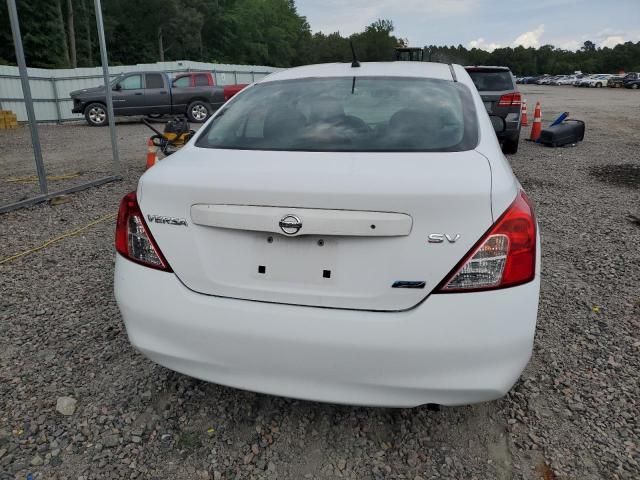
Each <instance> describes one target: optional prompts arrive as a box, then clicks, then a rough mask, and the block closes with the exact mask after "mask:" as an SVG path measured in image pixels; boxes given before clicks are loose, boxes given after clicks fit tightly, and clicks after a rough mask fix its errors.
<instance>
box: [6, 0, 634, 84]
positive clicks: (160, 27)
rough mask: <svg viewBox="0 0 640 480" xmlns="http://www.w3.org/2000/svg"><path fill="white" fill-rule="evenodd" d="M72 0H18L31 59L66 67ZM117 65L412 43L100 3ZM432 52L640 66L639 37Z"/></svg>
mask: <svg viewBox="0 0 640 480" xmlns="http://www.w3.org/2000/svg"><path fill="white" fill-rule="evenodd" d="M67 1H68V0H17V3H18V13H19V16H20V24H21V29H22V36H23V43H24V48H25V54H26V57H27V62H28V64H29V66H33V67H50V68H60V67H68V66H69V62H70V59H69V53H68V51H69V49H68V47H67V43H68V32H69V31H70V27H69V25H68V22H69V18H68V11H67ZM102 3H103V9H104V26H105V33H106V38H107V48H108V52H109V61H110V63H111V64H112V65H127V64H135V63H153V62H157V61H160V60H161V59H164V60H165V61H171V60H196V61H205V62H220V63H240V64H254V65H271V66H277V67H290V66H296V65H305V64H310V63H324V62H349V61H351V49H350V46H349V42H350V41H352V42H353V44H354V47H355V50H356V53H357V55H358V58H359V60H361V61H385V60H391V59H393V58H394V55H393V49H394V47H397V46H400V45H406V43H407V42H406V40H404V39H402V38H400V37H396V36H394V35H393V33H394V26H393V23H392V22H391V21H390V20H377V21H375V22H373V23H372V24H371V25H368V26H366V27H365V28H364V30H363V31H362V32H359V33H355V34H353V35H351V36H350V37H343V36H342V35H340V34H339V33H337V32H336V33H322V32H316V33H312V32H311V28H310V26H309V24H308V23H307V20H306V18H305V17H303V16H300V15H299V14H298V11H297V9H296V5H295V3H294V0H103V2H102ZM71 7H72V11H73V23H74V28H73V31H74V32H75V40H76V50H77V63H78V66H81V67H84V66H96V65H99V60H100V55H99V48H98V38H97V34H96V22H95V14H94V11H93V1H92V0H71ZM427 49H428V50H427V55H426V59H430V60H432V61H439V62H454V63H460V64H463V65H507V66H509V67H510V68H511V69H512V71H513V72H514V73H516V74H520V75H525V74H536V73H549V74H557V73H570V72H573V71H574V70H582V71H584V72H589V73H592V72H602V73H614V72H617V71H619V70H626V71H637V70H638V69H639V68H640V42H638V43H632V42H627V43H625V44H624V45H617V46H616V47H615V48H598V47H597V45H596V44H595V43H593V42H591V41H586V42H584V44H583V46H582V47H581V48H580V50H578V51H577V52H571V51H567V50H562V49H559V48H555V47H553V46H551V45H543V46H541V47H540V48H537V49H534V48H524V47H515V48H511V47H507V48H499V49H496V50H494V51H493V52H487V51H484V50H479V49H476V48H474V49H470V50H469V49H466V48H465V47H463V46H462V45H458V46H436V45H431V46H429V47H427ZM1 63H8V64H14V63H15V54H14V49H13V42H12V39H11V29H10V27H9V19H8V14H7V5H6V2H5V1H4V0H0V64H1Z"/></svg>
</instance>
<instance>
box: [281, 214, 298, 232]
mask: <svg viewBox="0 0 640 480" xmlns="http://www.w3.org/2000/svg"><path fill="white" fill-rule="evenodd" d="M278 225H280V229H281V230H282V231H283V232H284V233H286V234H287V235H295V234H296V233H298V232H299V231H300V229H301V228H302V222H301V221H300V219H299V218H298V217H296V216H295V215H285V216H284V217H282V218H281V219H280V222H279V223H278Z"/></svg>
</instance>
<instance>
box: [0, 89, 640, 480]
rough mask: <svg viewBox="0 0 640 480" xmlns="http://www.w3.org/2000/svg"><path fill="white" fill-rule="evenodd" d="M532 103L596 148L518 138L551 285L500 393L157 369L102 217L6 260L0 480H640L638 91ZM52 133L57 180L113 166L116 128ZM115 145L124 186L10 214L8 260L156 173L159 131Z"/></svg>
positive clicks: (1, 305) (20, 136) (47, 132)
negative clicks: (282, 383)
mask: <svg viewBox="0 0 640 480" xmlns="http://www.w3.org/2000/svg"><path fill="white" fill-rule="evenodd" d="M522 90H523V91H524V92H525V94H526V96H527V97H528V100H529V111H530V112H533V105H534V103H535V100H537V99H539V100H541V102H542V107H543V114H544V115H545V118H546V119H548V120H549V119H551V117H552V116H553V115H555V114H556V113H558V112H560V111H563V110H569V111H570V112H571V113H572V116H573V117H574V118H581V119H583V120H585V121H586V122H587V135H586V139H585V141H584V142H583V143H581V144H579V145H578V146H576V147H574V148H560V149H550V148H545V147H541V146H537V145H534V144H530V143H529V142H522V143H521V149H520V152H519V153H518V154H516V155H513V156H511V157H510V160H511V162H512V165H513V168H514V171H515V172H516V174H517V176H518V177H519V179H520V181H521V182H522V184H523V185H524V186H525V188H526V189H527V192H528V193H529V195H530V197H531V198H532V200H533V201H534V203H535V205H536V212H537V216H538V219H539V223H540V228H541V233H542V239H543V271H542V277H543V281H542V295H541V303H540V315H539V320H538V331H537V338H536V344H535V351H534V356H533V359H532V361H531V363H530V364H529V366H528V367H527V369H526V371H525V372H524V374H523V376H522V379H521V381H519V382H518V384H517V385H516V386H515V387H514V388H513V390H512V391H511V392H510V393H509V394H508V395H507V396H506V397H505V398H503V399H501V400H499V401H495V402H490V403H485V404H480V405H473V406H468V407H457V408H442V409H440V410H439V411H433V410H430V409H428V408H426V407H420V408H414V409H376V408H358V407H346V406H336V405H327V404H319V403H313V402H303V401H296V400H291V399H285V398H278V397H272V396H267V395H259V394H253V393H249V392H244V391H239V390H234V389H231V388H226V387H221V386H217V385H213V384H208V383H205V382H201V381H198V380H194V379H191V378H188V377H186V376H183V375H180V374H177V373H173V372H171V371H169V370H167V369H164V368H162V367H160V366H157V365H154V364H152V363H151V362H150V361H148V360H146V359H145V358H144V357H142V356H141V355H140V354H138V353H137V352H136V351H134V350H133V349H132V348H131V346H130V345H129V343H128V341H127V338H126V333H125V331H124V328H123V325H122V321H121V319H120V315H119V313H118V309H117V307H116V304H115V301H114V299H113V294H112V275H113V248H112V236H113V225H114V222H113V220H112V219H108V220H106V221H103V222H101V223H98V224H97V225H95V226H93V227H91V228H88V229H86V230H84V231H83V232H82V233H81V234H79V235H77V236H73V237H70V238H65V239H63V240H62V241H60V242H58V243H55V244H53V245H51V246H49V247H48V248H46V249H43V250H41V251H38V252H35V253H33V254H31V255H28V256H24V257H22V258H19V259H17V260H14V261H11V262H8V263H5V264H2V265H0V281H1V284H0V287H1V288H0V292H1V296H0V472H2V474H0V478H2V479H4V478H19V479H24V478H26V475H27V474H28V473H33V476H34V478H43V479H63V478H65V479H66V478H68V479H74V480H75V479H83V480H89V479H99V478H149V479H166V478H172V479H199V478H200V479H207V478H211V479H231V478H233V479H244V478H279V479H299V478H326V479H328V478H350V479H369V478H373V479H410V480H418V479H425V480H426V479H430V478H455V479H478V480H480V479H544V480H553V479H556V478H557V479H637V478H640V466H639V465H638V462H640V454H639V445H638V442H639V440H638V439H639V438H640V428H639V426H638V418H640V412H639V410H640V409H639V401H640V400H639V399H640V385H639V382H638V378H639V373H640V371H639V370H640V369H639V368H638V367H639V364H640V360H639V358H640V356H639V350H640V338H639V334H638V332H639V327H640V294H639V292H640V249H639V248H638V245H640V188H639V187H640V159H639V158H638V151H640V138H639V135H638V131H640V120H639V118H640V116H639V115H638V113H640V112H639V109H640V108H639V107H640V94H639V93H637V92H632V91H629V90H608V89H603V90H585V89H576V88H572V87H529V86H523V88H522ZM13 132H14V133H12V134H11V137H10V141H8V140H7V137H6V133H5V132H2V137H1V138H0V141H1V142H2V144H3V150H2V152H1V153H0V155H1V157H0V166H2V167H3V171H4V172H5V173H6V172H10V173H11V175H14V176H18V175H22V174H26V175H30V174H32V172H26V170H28V168H27V167H25V169H24V170H20V169H19V168H18V167H16V166H15V165H17V164H18V163H20V161H21V162H25V157H28V155H26V153H25V152H29V154H30V150H29V135H28V130H27V129H25V128H21V129H19V130H18V131H17V132H16V131H13ZM42 136H43V138H44V139H46V141H43V145H45V146H44V149H45V150H46V153H45V155H46V158H47V161H48V164H49V165H51V168H50V170H51V172H55V173H58V174H59V173H65V172H69V171H72V170H74V169H79V168H82V169H84V170H83V171H86V172H87V173H86V175H85V176H90V175H96V174H98V173H100V171H101V169H108V163H107V166H106V167H104V166H101V165H102V163H100V164H98V163H96V164H95V165H94V164H90V165H89V166H88V167H87V166H86V165H87V162H93V160H92V158H108V155H109V141H108V131H107V130H105V129H92V128H88V127H85V126H81V125H64V126H53V125H49V126H44V127H43V128H42ZM118 136H119V138H120V139H121V146H120V148H121V153H122V157H123V160H124V164H125V177H126V178H125V180H124V181H123V182H118V183H112V184H108V185H104V186H102V187H99V188H95V189H91V190H88V191H84V192H81V193H78V194H76V195H72V196H70V197H68V199H67V200H68V202H66V203H61V204H57V205H50V204H44V205H39V206H36V207H33V208H30V209H24V210H20V211H17V212H13V213H10V214H6V215H3V216H2V217H1V221H0V235H1V236H2V239H3V241H2V244H1V245H0V261H1V259H2V258H4V257H6V256H7V255H10V254H12V253H16V252H20V251H23V250H25V249H28V248H31V247H34V246H37V245H39V244H40V243H42V242H43V241H45V240H48V239H50V238H52V237H55V236H56V235H60V234H62V233H64V232H68V231H70V230H73V229H75V228H78V227H81V226H83V225H85V224H86V223H88V222H91V221H93V220H96V219H100V218H103V217H104V216H105V215H108V214H111V213H114V212H115V210H116V208H117V204H118V201H119V198H120V197H121V196H122V195H123V194H124V193H126V192H127V191H130V190H132V189H133V188H134V186H135V183H136V179H137V177H138V176H139V174H140V173H141V172H142V169H143V163H144V154H145V146H144V140H145V137H146V136H147V131H146V129H145V128H144V127H143V126H140V125H136V124H121V125H120V126H119V128H118ZM74 139H76V141H77V143H82V146H81V147H76V141H74ZM72 141H74V143H73V148H71V147H70V146H71V145H72V143H71V142H72ZM82 162H84V164H83V163H82ZM103 163H104V161H103ZM79 165H85V166H84V167H79ZM105 171H106V170H105ZM24 172H26V173H24ZM3 175H4V174H3ZM6 177H8V175H6V176H5V177H4V178H6ZM0 185H1V186H0V189H4V190H2V191H3V192H9V193H11V194H15V193H16V192H18V191H17V190H15V189H14V190H11V189H9V188H7V186H6V182H3V183H1V184H0ZM11 188H14V187H11ZM18 193H21V192H18ZM3 195H4V193H3ZM13 199H14V200H15V198H13ZM64 397H71V399H72V400H71V399H67V398H64ZM60 411H61V412H64V413H66V414H69V413H70V415H64V414H63V413H60Z"/></svg>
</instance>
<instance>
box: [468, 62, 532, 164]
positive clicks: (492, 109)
mask: <svg viewBox="0 0 640 480" xmlns="http://www.w3.org/2000/svg"><path fill="white" fill-rule="evenodd" d="M465 68H466V70H467V72H468V73H469V75H470V76H471V79H472V80H473V83H474V84H475V86H476V88H477V89H478V92H479V93H480V97H482V101H483V102H484V106H485V108H486V109H487V112H488V113H489V114H491V115H497V116H499V117H502V118H503V119H504V121H505V123H506V128H505V130H504V131H503V132H500V133H498V140H500V143H501V144H502V151H503V152H504V153H516V152H517V151H518V141H519V139H520V109H521V105H522V97H521V95H520V92H519V91H518V90H517V88H516V82H515V79H514V77H513V75H512V74H511V70H509V68H508V67H484V66H473V67H465Z"/></svg>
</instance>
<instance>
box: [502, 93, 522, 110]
mask: <svg viewBox="0 0 640 480" xmlns="http://www.w3.org/2000/svg"><path fill="white" fill-rule="evenodd" d="M521 104H522V95H520V92H515V93H507V94H505V95H502V96H501V97H500V100H498V106H499V107H512V106H519V105H521Z"/></svg>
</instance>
